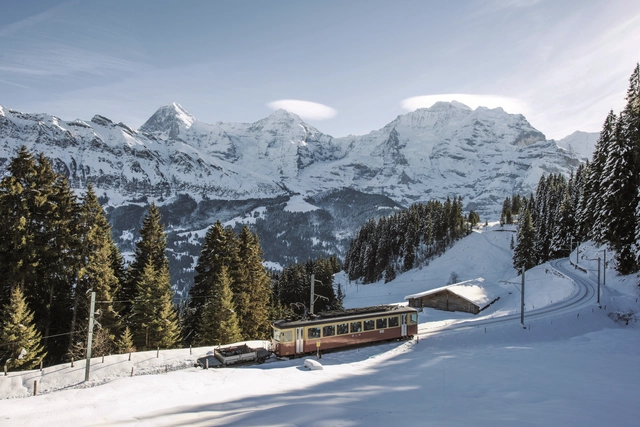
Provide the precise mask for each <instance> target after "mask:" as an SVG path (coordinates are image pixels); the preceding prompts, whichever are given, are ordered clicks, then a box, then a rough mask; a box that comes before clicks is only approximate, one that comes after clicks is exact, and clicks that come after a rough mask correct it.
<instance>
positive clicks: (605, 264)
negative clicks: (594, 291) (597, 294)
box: [602, 249, 607, 286]
mask: <svg viewBox="0 0 640 427" xmlns="http://www.w3.org/2000/svg"><path fill="white" fill-rule="evenodd" d="M602 265H603V266H604V277H603V279H604V280H603V282H602V286H607V250H606V249H605V250H604V263H603V264H602Z"/></svg>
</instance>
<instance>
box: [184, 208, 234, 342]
mask: <svg viewBox="0 0 640 427" xmlns="http://www.w3.org/2000/svg"><path fill="white" fill-rule="evenodd" d="M230 238H233V240H235V235H232V234H230V233H229V232H228V231H227V230H225V229H224V227H223V226H222V223H220V221H217V222H216V223H215V224H214V225H213V226H211V227H209V230H207V234H206V235H205V238H204V243H203V245H202V250H201V251H200V257H199V258H198V263H197V265H196V268H195V270H196V275H195V277H194V283H193V286H192V287H191V289H189V303H188V306H187V309H186V310H185V315H184V316H185V320H184V331H183V333H184V336H185V340H186V342H188V343H192V342H193V343H195V342H198V341H199V340H198V338H197V337H196V334H197V327H198V325H199V324H200V323H201V322H202V309H203V307H204V305H205V304H206V303H207V301H209V300H210V299H211V298H212V297H213V296H214V292H215V289H216V284H217V283H218V282H219V280H220V275H221V274H222V269H223V268H226V269H227V270H226V271H227V274H229V268H230V267H231V264H234V266H236V267H237V266H238V263H237V253H236V251H235V249H236V248H237V246H236V244H235V243H231V242H229V239H230ZM236 269H237V268H236Z"/></svg>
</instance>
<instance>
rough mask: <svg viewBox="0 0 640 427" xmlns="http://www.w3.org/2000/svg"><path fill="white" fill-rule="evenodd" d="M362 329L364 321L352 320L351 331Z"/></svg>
mask: <svg viewBox="0 0 640 427" xmlns="http://www.w3.org/2000/svg"><path fill="white" fill-rule="evenodd" d="M361 330H362V322H351V333H354V332H360V331H361Z"/></svg>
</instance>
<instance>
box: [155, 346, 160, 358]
mask: <svg viewBox="0 0 640 427" xmlns="http://www.w3.org/2000/svg"><path fill="white" fill-rule="evenodd" d="M158 357H160V347H158V351H157V352H156V359H157V358H158Z"/></svg>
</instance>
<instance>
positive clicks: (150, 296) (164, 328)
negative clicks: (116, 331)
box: [131, 258, 180, 350]
mask: <svg viewBox="0 0 640 427" xmlns="http://www.w3.org/2000/svg"><path fill="white" fill-rule="evenodd" d="M136 285H137V292H136V299H135V300H134V303H133V315H132V318H131V319H132V320H131V325H132V331H133V338H134V344H135V346H136V348H139V349H143V350H150V349H154V348H156V347H162V348H173V347H175V346H176V345H177V344H178V343H179V341H180V330H179V329H178V315H177V313H176V309H175V307H174V305H173V302H172V299H173V292H172V290H171V283H170V281H169V270H168V269H167V267H161V268H160V270H156V266H155V265H154V262H153V259H152V258H149V259H148V261H147V264H146V266H145V268H144V269H143V270H142V275H141V276H140V277H139V279H138V281H137V283H136Z"/></svg>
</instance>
